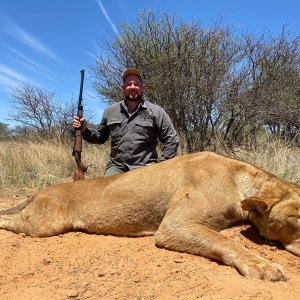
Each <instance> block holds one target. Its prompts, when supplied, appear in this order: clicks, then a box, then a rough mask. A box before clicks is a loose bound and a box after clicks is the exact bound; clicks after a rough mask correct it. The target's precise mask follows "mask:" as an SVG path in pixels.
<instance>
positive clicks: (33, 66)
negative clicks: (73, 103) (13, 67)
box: [0, 43, 60, 83]
mask: <svg viewBox="0 0 300 300" xmlns="http://www.w3.org/2000/svg"><path fill="white" fill-rule="evenodd" d="M0 45H1V46H3V47H5V48H7V49H8V50H9V51H10V52H12V53H13V54H15V55H16V56H18V57H20V58H21V59H22V60H19V59H17V58H15V57H11V56H10V55H8V54H6V55H7V56H8V57H10V58H11V59H13V60H15V61H17V62H18V63H20V64H22V65H25V66H26V67H27V68H28V69H30V70H32V71H33V72H35V73H37V74H39V75H41V76H43V77H45V78H48V79H50V80H51V81H53V82H57V83H60V81H59V80H57V79H55V78H56V77H58V76H57V75H56V74H55V73H53V72H51V71H49V70H48V69H46V68H45V67H43V66H41V65H39V64H38V63H36V62H35V61H33V60H32V59H30V58H29V57H27V56H26V55H24V54H23V53H21V52H19V51H18V50H16V49H14V48H12V47H10V46H8V45H5V44H1V43H0Z"/></svg>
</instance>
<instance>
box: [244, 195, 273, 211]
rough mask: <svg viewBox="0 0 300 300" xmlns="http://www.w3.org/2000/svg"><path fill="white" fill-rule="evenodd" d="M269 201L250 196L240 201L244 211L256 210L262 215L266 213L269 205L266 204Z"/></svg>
mask: <svg viewBox="0 0 300 300" xmlns="http://www.w3.org/2000/svg"><path fill="white" fill-rule="evenodd" d="M268 202H269V201H267V200H265V199H264V198H262V197H251V198H247V199H245V200H243V201H242V209H244V210H246V211H250V212H251V211H252V212H253V211H256V212H258V213H260V214H261V215H263V214H264V213H266V212H267V211H268V210H269V208H270V206H269V204H268Z"/></svg>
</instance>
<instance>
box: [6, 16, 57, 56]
mask: <svg viewBox="0 0 300 300" xmlns="http://www.w3.org/2000/svg"><path fill="white" fill-rule="evenodd" d="M2 31H4V32H5V33H6V34H8V35H10V36H12V37H13V38H15V39H16V40H18V41H20V42H21V43H23V44H25V45H27V46H29V47H30V48H32V49H33V50H35V51H37V52H39V53H41V54H43V55H46V56H48V57H50V58H52V59H54V60H57V61H59V59H58V58H57V56H56V55H55V54H54V53H52V52H51V51H50V50H49V49H47V47H46V46H45V45H44V44H43V43H42V42H41V41H39V40H38V39H37V38H36V37H34V36H33V35H32V34H30V33H29V32H26V31H25V30H24V29H22V28H21V27H20V26H19V25H18V24H16V23H14V22H12V21H10V20H8V19H7V18H6V22H5V24H4V26H3V27H2Z"/></svg>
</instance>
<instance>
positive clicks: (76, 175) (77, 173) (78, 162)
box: [72, 70, 87, 181]
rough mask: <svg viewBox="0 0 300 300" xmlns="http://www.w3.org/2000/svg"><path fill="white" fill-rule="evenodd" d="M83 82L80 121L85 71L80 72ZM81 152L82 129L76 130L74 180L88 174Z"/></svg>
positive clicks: (80, 110)
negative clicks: (85, 173)
mask: <svg viewBox="0 0 300 300" xmlns="http://www.w3.org/2000/svg"><path fill="white" fill-rule="evenodd" d="M80 73H81V81H80V90H79V99H78V111H77V116H78V118H79V119H81V118H82V117H83V106H82V90H83V81H84V70H81V71H80ZM81 152H82V132H81V128H78V129H75V143H74V147H73V153H72V155H73V156H74V157H75V162H76V165H77V168H76V170H75V172H74V175H73V180H74V181H75V180H81V179H84V172H86V170H87V167H86V166H85V165H84V164H83V163H82V162H81Z"/></svg>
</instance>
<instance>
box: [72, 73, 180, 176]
mask: <svg viewBox="0 0 300 300" xmlns="http://www.w3.org/2000/svg"><path fill="white" fill-rule="evenodd" d="M122 89H123V93H124V100H123V101H120V102H117V103H114V104H112V105H110V106H108V107H107V108H106V109H105V111H104V113H103V117H102V120H101V122H100V124H99V126H98V128H97V129H96V130H93V129H90V128H88V127H87V122H86V120H85V119H84V118H82V119H79V118H78V117H77V116H75V117H74V119H73V127H74V128H75V129H78V128H81V130H82V135H83V138H84V139H85V140H86V141H87V142H89V143H93V144H103V143H105V142H106V141H107V140H108V138H109V137H111V153H110V160H109V163H108V165H107V167H106V170H105V173H104V175H105V176H110V175H114V174H119V173H124V172H127V171H130V170H132V169H135V168H138V167H142V166H145V165H149V164H153V163H157V162H159V161H164V160H167V159H170V158H173V157H174V156H175V155H176V152H177V148H178V145H179V139H178V135H177V132H176V130H175V129H174V126H173V124H172V122H171V119H170V117H169V116H168V114H167V113H166V112H165V110H164V109H163V108H162V107H160V106H158V105H156V104H153V103H151V102H149V101H147V100H145V99H144V97H143V95H144V91H145V85H144V84H143V79H142V76H141V74H140V72H139V71H138V70H137V69H135V68H129V69H127V70H126V71H125V72H124V73H123V85H122ZM158 141H160V142H161V144H162V154H161V156H160V158H158V155H157V149H156V148H157V144H158Z"/></svg>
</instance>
